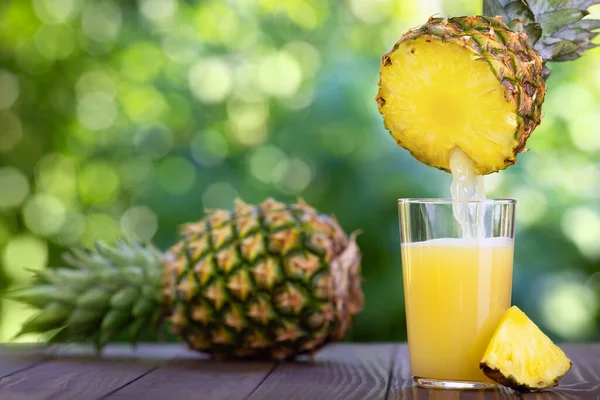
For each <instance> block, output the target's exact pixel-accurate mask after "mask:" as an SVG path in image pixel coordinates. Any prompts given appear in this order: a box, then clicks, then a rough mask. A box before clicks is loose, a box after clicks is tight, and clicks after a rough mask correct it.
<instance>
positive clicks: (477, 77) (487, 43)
mask: <svg viewBox="0 0 600 400" xmlns="http://www.w3.org/2000/svg"><path fill="white" fill-rule="evenodd" d="M545 92H546V87H545V85H544V82H543V79H542V60H541V58H540V56H539V55H538V54H537V52H536V51H535V50H533V48H531V47H530V46H529V44H528V43H527V38H526V36H524V35H523V34H519V33H515V32H512V31H511V30H510V29H509V28H508V26H506V25H505V24H503V23H502V22H500V21H499V20H496V19H493V18H487V17H457V18H449V19H448V18H446V19H441V18H432V19H430V20H429V21H428V22H427V24H425V25H423V26H421V27H419V28H416V29H413V30H411V31H409V32H408V33H406V34H405V35H404V36H403V37H402V39H401V40H400V41H399V42H398V43H396V45H395V46H394V48H393V49H392V51H390V52H389V53H387V54H385V55H384V56H383V58H382V67H381V73H380V81H379V93H378V95H377V103H378V105H379V111H380V112H381V114H382V115H383V117H384V122H385V126H386V128H387V129H388V130H389V131H390V133H391V135H392V136H393V137H394V139H395V140H396V142H397V143H398V145H400V146H402V147H404V148H406V149H407V150H409V151H410V152H411V154H412V155H413V156H414V157H415V158H417V159H418V160H419V161H421V162H423V163H425V164H427V165H430V166H433V167H436V168H439V169H442V170H445V171H448V172H450V165H449V159H450V152H451V151H452V149H454V148H456V147H459V148H461V149H462V150H463V151H464V152H465V153H466V154H467V155H468V156H469V157H470V158H471V159H472V160H473V161H474V164H475V169H476V171H477V173H479V174H482V175H485V174H489V173H491V172H496V171H499V170H502V169H504V168H506V167H507V166H509V165H512V164H514V163H515V162H516V154H517V153H519V152H521V151H523V150H524V149H525V142H526V141H527V139H528V138H529V136H530V135H531V132H532V131H533V129H534V128H535V127H536V126H537V125H538V124H539V123H540V118H541V106H542V102H543V100H544V95H545Z"/></svg>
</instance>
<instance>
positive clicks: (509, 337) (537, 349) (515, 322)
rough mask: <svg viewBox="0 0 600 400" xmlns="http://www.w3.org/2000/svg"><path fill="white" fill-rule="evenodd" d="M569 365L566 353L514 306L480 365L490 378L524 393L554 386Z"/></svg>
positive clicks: (499, 326)
mask: <svg viewBox="0 0 600 400" xmlns="http://www.w3.org/2000/svg"><path fill="white" fill-rule="evenodd" d="M571 365H572V364H571V361H570V360H569V359H568V358H567V356H566V355H565V353H564V352H563V351H562V350H561V349H560V348H559V347H558V346H556V345H555V344H554V343H552V341H551V340H550V338H548V337H547V336H546V335H545V334H544V333H543V332H542V331H541V330H540V329H539V328H538V327H537V326H536V325H535V324H534V323H533V322H532V321H531V320H530V319H529V318H528V317H527V316H526V315H525V314H524V313H523V312H522V311H521V310H519V309H518V308H517V307H516V306H513V307H511V308H510V309H509V310H508V311H507V312H506V314H505V315H504V317H503V318H502V321H500V324H499V325H498V327H497V328H496V331H495V332H494V335H493V337H492V339H491V340H490V343H489V345H488V347H487V349H486V352H485V354H484V356H483V358H482V360H481V362H480V368H481V369H482V370H483V372H484V373H485V374H486V375H487V376H488V377H489V378H490V379H493V380H494V381H496V382H498V383H500V384H502V385H505V386H508V387H511V388H513V389H515V390H518V391H523V392H527V391H539V390H543V389H546V388H549V387H553V386H556V385H557V384H558V381H559V380H560V379H561V378H562V377H563V376H564V375H565V374H566V373H567V372H568V371H569V369H570V368H571Z"/></svg>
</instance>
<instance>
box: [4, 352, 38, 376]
mask: <svg viewBox="0 0 600 400" xmlns="http://www.w3.org/2000/svg"><path fill="white" fill-rule="evenodd" d="M42 359H43V357H42V356H40V355H39V354H37V352H36V351H35V349H34V348H32V347H31V346H2V347H0V378H3V377H5V376H8V375H11V374H14V373H16V372H19V371H23V370H26V369H28V368H31V367H34V366H35V365H37V364H39V363H41V362H42Z"/></svg>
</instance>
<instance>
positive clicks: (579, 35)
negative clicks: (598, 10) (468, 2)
mask: <svg viewBox="0 0 600 400" xmlns="http://www.w3.org/2000/svg"><path fill="white" fill-rule="evenodd" d="M595 4H600V1H598V0H484V2H483V13H484V15H487V16H492V17H493V16H497V15H499V16H501V17H502V19H503V21H504V22H505V23H506V24H507V25H508V26H509V27H510V28H511V29H513V30H515V31H517V32H524V33H525V34H527V37H528V39H529V43H530V44H531V45H532V46H533V47H534V48H535V49H536V50H537V52H538V53H539V54H540V56H541V57H542V59H543V60H544V63H546V62H547V61H570V60H575V59H577V58H579V57H581V53H582V52H583V51H585V50H588V49H591V48H594V47H597V46H598V45H597V44H594V43H592V42H591V40H592V39H593V38H594V37H596V36H597V35H598V34H599V33H600V32H597V30H598V29H600V20H597V19H584V17H585V16H587V15H588V14H589V12H588V11H587V9H588V8H589V7H591V6H593V5H595ZM549 74H550V71H549V70H548V69H546V68H545V71H544V75H545V76H544V77H545V78H547V77H548V76H549Z"/></svg>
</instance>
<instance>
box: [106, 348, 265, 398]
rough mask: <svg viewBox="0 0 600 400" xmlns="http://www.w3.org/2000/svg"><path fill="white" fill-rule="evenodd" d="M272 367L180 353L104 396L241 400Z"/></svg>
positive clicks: (259, 363)
mask: <svg viewBox="0 0 600 400" xmlns="http://www.w3.org/2000/svg"><path fill="white" fill-rule="evenodd" d="M274 366H275V363H273V362H238V361H229V362H221V361H211V360H209V359H208V357H207V356H205V355H201V354H199V353H196V352H191V351H189V352H187V353H185V352H182V353H180V354H178V355H177V356H175V357H173V358H172V359H171V360H170V361H169V362H168V363H166V364H164V365H163V366H161V367H160V368H158V369H156V370H154V371H152V372H150V373H149V374H147V375H145V376H144V377H142V378H141V379H139V380H137V381H135V382H133V383H131V384H130V385H127V386H126V387H124V388H123V389H121V390H118V391H117V392H115V393H113V394H111V395H110V396H108V397H107V399H110V400H117V399H123V400H125V399H144V400H154V399H156V400H163V399H173V400H175V399H193V398H198V399H203V400H220V399H227V400H237V399H239V400H242V399H245V398H246V397H248V395H249V394H250V393H252V391H253V390H254V389H255V388H256V387H257V386H258V385H259V384H260V383H261V382H262V381H263V380H264V379H265V377H266V376H267V375H268V374H269V372H270V371H271V370H272V369H273V367H274Z"/></svg>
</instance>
